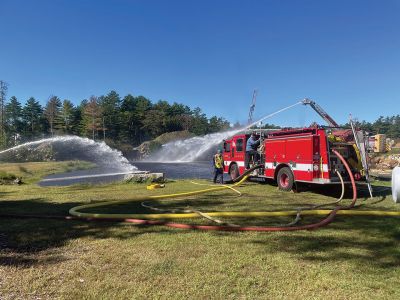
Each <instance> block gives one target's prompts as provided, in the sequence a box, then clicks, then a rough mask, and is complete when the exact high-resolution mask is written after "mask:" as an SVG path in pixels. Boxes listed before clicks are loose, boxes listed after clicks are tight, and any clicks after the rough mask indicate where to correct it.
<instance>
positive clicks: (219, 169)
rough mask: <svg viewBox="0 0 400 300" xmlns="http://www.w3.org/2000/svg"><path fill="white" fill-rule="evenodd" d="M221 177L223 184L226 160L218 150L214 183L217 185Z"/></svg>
mask: <svg viewBox="0 0 400 300" xmlns="http://www.w3.org/2000/svg"><path fill="white" fill-rule="evenodd" d="M219 175H220V176H221V181H220V182H221V184H222V183H224V159H223V158H222V151H221V150H218V151H217V154H215V155H214V183H217V178H218V176H219Z"/></svg>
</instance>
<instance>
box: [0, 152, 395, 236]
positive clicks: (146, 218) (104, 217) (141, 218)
mask: <svg viewBox="0 0 400 300" xmlns="http://www.w3.org/2000/svg"><path fill="white" fill-rule="evenodd" d="M332 151H333V152H334V153H335V154H336V155H337V157H338V158H339V159H340V160H341V161H342V163H343V164H344V166H345V168H346V170H347V172H348V173H349V176H350V180H351V185H352V189H353V197H352V202H351V203H350V205H348V206H336V207H335V208H334V209H332V210H328V209H325V210H321V209H311V210H305V209H302V210H301V214H302V215H325V216H326V217H325V218H324V219H322V220H321V221H319V222H317V223H313V224H307V225H301V226H287V225H286V226H275V227H265V226H232V225H196V224H195V225H191V224H183V223H173V222H168V221H165V220H166V219H184V218H198V217H199V214H198V213H197V212H193V213H169V214H97V213H85V212H81V210H83V209H88V208H94V207H104V206H108V205H115V204H121V203H127V202H131V201H150V200H158V199H168V198H178V197H186V196H193V195H198V194H203V193H207V192H214V191H220V190H223V189H227V188H228V187H227V186H224V185H222V186H218V187H212V188H207V189H203V190H199V191H194V192H183V193H178V194H169V195H158V196H147V197H141V198H135V199H129V200H119V201H107V202H101V203H91V204H85V205H80V206H76V207H74V208H72V209H70V211H69V212H70V214H71V215H72V216H35V215H9V214H8V215H4V214H3V215H0V217H14V218H43V219H64V220H85V221H117V222H128V223H134V224H139V225H163V226H167V227H172V228H180V229H198V230H223V231H261V232H265V231H295V230H305V229H317V228H320V227H322V226H326V225H328V224H329V223H331V222H332V221H333V220H334V218H335V216H336V215H338V214H340V215H362V216H400V212H394V211H354V210H350V209H352V208H353V207H354V205H355V203H356V201H357V190H356V185H355V181H354V177H353V175H352V173H351V170H350V168H349V166H348V164H347V162H346V161H345V160H344V158H343V157H342V156H341V155H340V153H338V152H337V151H335V150H332ZM259 167H260V166H256V167H254V168H252V169H250V170H248V171H247V172H246V173H245V174H243V175H242V176H241V177H240V178H239V179H240V180H239V181H238V182H236V183H235V184H234V185H233V187H235V186H239V185H241V184H242V183H243V182H244V181H246V180H247V178H248V176H249V174H250V173H251V172H253V171H254V170H255V169H257V168H259ZM335 202H336V201H335ZM330 204H331V203H330ZM318 207H319V206H318ZM314 208H316V207H314ZM298 214H299V210H288V211H261V212H208V213H206V215H207V216H209V217H252V218H257V217H277V216H292V215H298Z"/></svg>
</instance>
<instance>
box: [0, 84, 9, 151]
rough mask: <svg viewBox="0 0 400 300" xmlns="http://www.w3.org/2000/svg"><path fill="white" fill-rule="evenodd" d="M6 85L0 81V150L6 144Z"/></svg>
mask: <svg viewBox="0 0 400 300" xmlns="http://www.w3.org/2000/svg"><path fill="white" fill-rule="evenodd" d="M7 89H8V84H7V83H6V82H5V81H3V80H0V149H2V148H4V147H5V146H6V144H7V138H6V128H5V126H6V115H5V107H6V95H7Z"/></svg>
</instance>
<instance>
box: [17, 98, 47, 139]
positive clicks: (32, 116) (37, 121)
mask: <svg viewBox="0 0 400 300" xmlns="http://www.w3.org/2000/svg"><path fill="white" fill-rule="evenodd" d="M42 111H43V109H42V106H41V105H40V103H39V102H38V101H36V100H35V98H33V97H31V98H29V99H28V101H27V102H26V103H25V105H24V108H23V109H22V119H23V124H24V126H25V136H27V137H29V138H32V137H36V136H38V135H39V134H40V133H41V129H42V126H41V117H42Z"/></svg>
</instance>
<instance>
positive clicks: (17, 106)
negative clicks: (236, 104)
mask: <svg viewBox="0 0 400 300" xmlns="http://www.w3.org/2000/svg"><path fill="white" fill-rule="evenodd" d="M0 105H2V106H1V107H0V114H1V118H0V122H1V124H0V126H1V130H2V132H3V135H2V137H3V138H2V141H1V145H0V146H1V148H6V147H10V146H14V145H17V144H20V143H22V142H25V141H29V140H33V139H37V138H44V137H51V136H54V135H77V136H81V137H89V138H91V139H94V140H105V141H106V142H107V143H111V144H113V145H114V146H117V145H119V144H130V145H132V146H137V145H139V144H140V143H142V142H144V141H146V140H150V139H153V138H155V137H157V136H159V135H160V134H163V133H166V132H172V131H181V130H187V131H189V132H191V133H193V134H195V135H204V134H208V133H214V132H218V131H221V130H225V129H228V128H229V122H228V121H226V120H225V119H224V118H221V117H217V116H213V117H211V118H207V116H206V115H205V114H204V113H203V112H202V110H201V109H200V108H199V107H196V108H194V109H191V108H190V107H189V106H187V105H184V104H181V103H176V102H174V103H173V104H170V103H169V102H167V101H164V100H160V101H158V102H156V103H152V102H151V101H150V100H149V99H148V98H146V97H144V96H137V97H135V96H132V95H130V94H128V95H126V96H125V97H123V98H121V97H120V96H119V95H118V93H117V92H116V91H110V92H109V93H108V94H107V95H104V96H99V97H96V96H91V97H90V98H89V99H84V100H82V101H81V102H80V103H79V104H78V105H76V106H75V105H74V104H73V103H72V102H71V101H70V100H67V99H65V100H61V99H60V98H59V97H57V96H54V95H53V96H50V97H49V99H48V100H47V102H46V104H45V106H42V105H41V104H40V103H39V101H38V100H36V99H35V98H34V97H31V98H29V99H28V100H27V101H26V102H25V103H24V104H22V103H21V102H20V101H19V100H18V99H17V98H16V97H15V96H12V97H11V98H10V99H9V100H8V101H3V103H1V102H0Z"/></svg>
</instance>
